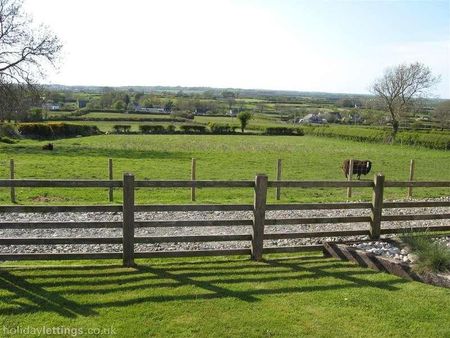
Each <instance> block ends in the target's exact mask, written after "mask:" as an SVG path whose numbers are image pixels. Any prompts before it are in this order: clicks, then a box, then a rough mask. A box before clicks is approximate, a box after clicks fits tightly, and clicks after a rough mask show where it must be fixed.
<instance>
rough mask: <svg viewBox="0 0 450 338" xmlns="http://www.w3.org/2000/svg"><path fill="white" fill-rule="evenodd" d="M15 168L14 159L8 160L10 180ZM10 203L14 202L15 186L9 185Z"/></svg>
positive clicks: (12, 177)
mask: <svg viewBox="0 0 450 338" xmlns="http://www.w3.org/2000/svg"><path fill="white" fill-rule="evenodd" d="M14 172H15V169H14V160H13V159H10V160H9V178H10V179H11V180H13V179H14V176H15V173H14ZM11 203H16V188H14V187H11Z"/></svg>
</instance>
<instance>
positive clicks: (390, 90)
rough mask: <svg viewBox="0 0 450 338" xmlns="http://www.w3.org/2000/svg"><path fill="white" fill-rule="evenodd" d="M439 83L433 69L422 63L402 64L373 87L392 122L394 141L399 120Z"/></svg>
mask: <svg viewBox="0 0 450 338" xmlns="http://www.w3.org/2000/svg"><path fill="white" fill-rule="evenodd" d="M438 81H439V77H436V76H434V75H433V74H432V72H431V69H430V68H428V67H427V66H425V65H424V64H422V63H419V62H416V63H411V64H409V65H407V64H402V65H399V66H396V67H393V68H390V69H387V70H386V71H385V73H384V75H383V76H382V77H381V78H380V79H378V80H376V81H375V83H374V84H373V85H372V87H371V90H372V92H373V93H374V94H375V95H377V96H378V98H379V99H380V101H381V102H382V103H383V106H384V109H385V110H387V111H388V112H389V114H390V118H391V121H392V140H393V139H394V138H395V135H396V134H397V132H398V127H399V120H400V118H401V117H402V116H403V115H404V114H406V113H407V112H408V111H410V110H411V108H412V107H413V105H414V101H415V100H416V99H418V98H421V97H425V96H427V95H428V94H429V92H428V91H429V90H430V89H431V88H432V87H433V86H434V85H435V84H436V83H437V82H438Z"/></svg>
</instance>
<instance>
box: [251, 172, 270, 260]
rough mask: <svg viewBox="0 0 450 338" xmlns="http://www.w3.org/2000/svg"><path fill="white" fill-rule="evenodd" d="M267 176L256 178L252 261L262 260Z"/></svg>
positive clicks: (261, 175) (257, 176) (262, 175)
mask: <svg viewBox="0 0 450 338" xmlns="http://www.w3.org/2000/svg"><path fill="white" fill-rule="evenodd" d="M267 181H268V178H267V175H265V174H258V175H256V178H255V195H254V202H253V231H252V259H253V260H257V261H259V260H261V259H262V254H263V246H264V220H265V217H266V199H267Z"/></svg>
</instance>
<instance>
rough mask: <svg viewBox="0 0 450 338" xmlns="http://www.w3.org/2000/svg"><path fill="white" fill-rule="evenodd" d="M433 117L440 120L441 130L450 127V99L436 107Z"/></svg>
mask: <svg viewBox="0 0 450 338" xmlns="http://www.w3.org/2000/svg"><path fill="white" fill-rule="evenodd" d="M433 117H434V118H435V119H436V120H437V121H438V122H439V125H440V127H441V130H444V128H448V127H450V100H446V101H443V102H441V103H440V104H439V105H438V106H437V107H436V108H435V109H434V111H433Z"/></svg>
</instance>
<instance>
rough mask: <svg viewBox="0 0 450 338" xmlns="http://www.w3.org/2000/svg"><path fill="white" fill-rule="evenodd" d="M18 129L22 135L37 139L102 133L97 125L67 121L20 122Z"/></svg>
mask: <svg viewBox="0 0 450 338" xmlns="http://www.w3.org/2000/svg"><path fill="white" fill-rule="evenodd" d="M17 129H18V131H19V133H20V134H21V135H22V136H24V137H28V138H35V139H54V138H64V137H74V136H78V135H80V136H90V135H98V134H100V131H99V129H98V128H97V127H96V126H88V125H79V124H67V123H19V124H18V125H17Z"/></svg>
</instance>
